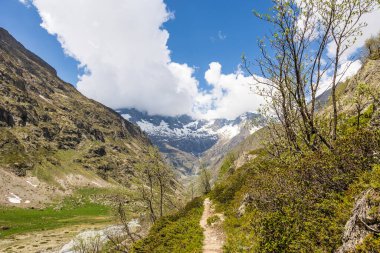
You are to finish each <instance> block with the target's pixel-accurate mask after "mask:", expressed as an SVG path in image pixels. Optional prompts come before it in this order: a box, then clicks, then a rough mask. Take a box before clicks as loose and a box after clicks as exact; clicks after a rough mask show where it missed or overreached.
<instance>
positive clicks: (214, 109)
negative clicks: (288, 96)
mask: <svg viewBox="0 0 380 253" xmlns="http://www.w3.org/2000/svg"><path fill="white" fill-rule="evenodd" d="M205 79H206V81H207V82H208V84H209V85H211V86H212V90H211V92H209V93H204V94H201V95H200V96H198V97H197V102H198V105H199V108H198V109H199V111H200V112H203V113H205V114H204V115H203V117H206V118H221V117H223V118H227V119H234V118H236V117H237V116H238V115H241V114H243V113H245V112H255V111H257V109H258V108H259V107H260V105H262V104H263V103H264V99H263V98H262V97H261V96H259V95H257V94H256V93H255V90H256V88H255V87H256V85H257V84H256V82H255V81H254V79H253V78H252V77H250V76H249V77H247V76H244V74H243V73H242V71H240V70H237V71H236V73H233V74H223V73H222V65H221V64H220V63H218V62H213V63H211V64H210V67H209V69H208V70H207V71H206V73H205Z"/></svg>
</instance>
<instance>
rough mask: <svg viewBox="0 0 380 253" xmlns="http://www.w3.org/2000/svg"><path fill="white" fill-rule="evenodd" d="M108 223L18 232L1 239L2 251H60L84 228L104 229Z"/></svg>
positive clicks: (4, 252)
mask: <svg viewBox="0 0 380 253" xmlns="http://www.w3.org/2000/svg"><path fill="white" fill-rule="evenodd" d="M105 226H107V225H106V224H97V225H94V224H81V225H73V226H70V227H63V228H57V229H52V230H46V231H38V232H30V233H25V234H17V235H14V236H11V237H7V238H5V239H0V252H1V253H13V252H17V253H31V252H59V250H60V249H61V248H62V247H63V246H64V245H65V244H66V243H68V242H69V241H70V240H71V239H73V238H74V237H75V236H76V235H77V234H79V233H80V232H81V231H84V230H99V229H103V228H104V227H105Z"/></svg>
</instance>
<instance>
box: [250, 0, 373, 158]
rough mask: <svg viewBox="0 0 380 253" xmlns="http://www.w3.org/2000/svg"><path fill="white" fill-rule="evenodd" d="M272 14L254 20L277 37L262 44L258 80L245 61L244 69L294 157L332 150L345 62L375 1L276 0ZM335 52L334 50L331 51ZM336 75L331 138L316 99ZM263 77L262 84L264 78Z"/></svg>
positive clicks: (333, 91) (257, 63)
mask: <svg viewBox="0 0 380 253" xmlns="http://www.w3.org/2000/svg"><path fill="white" fill-rule="evenodd" d="M272 2H273V8H272V11H273V12H272V13H271V14H261V13H258V12H254V13H255V15H256V16H257V17H258V18H260V19H262V20H265V21H267V22H269V23H270V24H271V26H272V30H273V31H272V32H271V34H269V35H268V36H266V37H264V38H263V39H261V40H259V48H260V54H261V57H260V58H258V59H257V60H256V61H255V62H254V63H255V64H256V65H257V66H258V71H257V73H258V75H255V73H253V72H252V71H251V64H252V63H250V62H249V61H248V60H247V59H246V58H245V57H243V65H244V66H245V69H246V70H247V71H248V72H249V73H250V74H251V75H252V76H253V78H254V79H255V80H256V81H257V83H258V84H259V85H260V87H261V88H259V89H258V91H259V93H260V94H262V95H264V96H266V97H267V98H268V99H267V101H268V104H269V110H270V111H271V113H272V114H273V115H275V117H276V119H277V121H278V124H280V125H281V131H280V132H278V131H277V129H276V132H275V135H278V136H285V140H286V143H288V146H289V147H290V149H291V150H292V151H296V152H300V150H301V147H300V145H301V143H302V145H304V146H306V147H307V148H309V149H311V150H317V149H318V148H319V146H320V144H323V145H325V146H326V147H328V148H329V149H330V150H332V149H333V145H332V142H331V140H329V139H330V137H331V139H332V140H335V139H336V128H337V124H338V117H337V115H338V110H337V101H336V86H337V84H338V83H339V82H340V81H341V78H342V76H343V74H344V72H345V71H346V70H347V65H346V66H345V68H343V70H342V71H339V70H341V69H342V62H343V57H344V56H345V54H346V53H347V52H348V49H349V46H350V45H352V44H353V43H354V42H355V40H356V37H357V36H358V35H360V33H361V29H362V28H363V27H364V25H365V24H364V23H361V22H360V20H361V17H362V15H364V14H365V13H368V12H370V11H371V10H373V8H374V6H375V3H374V2H373V1H371V0H354V1H352V0H339V1H338V0H272ZM334 46H335V50H331V48H332V47H334ZM331 72H332V78H331V80H332V81H331V87H332V100H333V124H332V127H331V128H332V129H331V133H329V132H326V130H325V129H326V128H325V127H323V126H321V125H320V123H319V122H318V120H317V119H316V105H317V95H318V91H319V89H320V87H321V83H322V81H323V80H326V79H327V78H326V77H328V75H329V73H331ZM258 76H261V77H262V78H259V77H258Z"/></svg>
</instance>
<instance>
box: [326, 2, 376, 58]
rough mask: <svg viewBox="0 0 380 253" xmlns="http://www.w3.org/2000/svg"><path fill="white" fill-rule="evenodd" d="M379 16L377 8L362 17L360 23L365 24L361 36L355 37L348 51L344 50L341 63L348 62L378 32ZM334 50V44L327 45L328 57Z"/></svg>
mask: <svg viewBox="0 0 380 253" xmlns="http://www.w3.org/2000/svg"><path fill="white" fill-rule="evenodd" d="M379 16H380V9H379V8H377V9H375V10H374V11H373V12H371V13H367V14H365V15H363V17H362V19H361V23H362V24H366V26H365V27H364V28H363V29H362V32H363V35H362V36H359V37H357V38H356V41H355V42H354V43H353V44H352V45H350V47H349V48H348V50H346V52H345V54H344V55H343V57H342V58H343V61H348V59H349V57H350V56H352V54H354V53H356V52H357V50H358V49H359V48H361V47H362V46H363V45H364V43H365V41H366V40H367V39H369V38H370V37H372V36H374V35H377V34H378V33H379V31H380V27H379ZM335 50H336V44H335V43H334V42H331V43H330V44H329V45H328V53H329V55H330V56H331V55H333V54H334V51H335Z"/></svg>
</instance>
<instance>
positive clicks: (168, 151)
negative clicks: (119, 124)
mask: <svg viewBox="0 0 380 253" xmlns="http://www.w3.org/2000/svg"><path fill="white" fill-rule="evenodd" d="M117 112H119V113H120V114H121V115H122V116H123V117H124V118H125V119H127V120H129V121H131V122H132V123H134V124H136V125H138V126H139V127H140V128H141V129H142V130H143V131H144V132H146V134H147V135H148V136H149V137H150V139H151V140H152V142H153V143H154V144H155V145H156V146H157V147H158V148H159V149H160V151H161V152H162V153H163V154H164V155H165V157H166V158H167V159H168V161H169V162H170V163H171V164H172V165H173V166H174V167H175V168H176V169H178V170H179V171H181V172H182V173H183V174H184V175H189V174H193V173H195V172H196V170H197V168H198V167H199V163H200V160H201V158H202V156H203V155H204V154H206V153H207V151H209V150H211V149H212V148H213V147H215V146H220V145H223V143H224V144H227V143H229V142H231V141H232V140H234V139H235V140H236V139H239V140H240V139H241V138H244V137H246V136H247V135H249V134H250V133H252V132H254V131H255V130H257V128H258V126H259V125H260V116H259V115H258V114H255V113H245V114H243V115H241V116H239V117H237V118H236V119H234V120H227V119H216V120H196V119H192V118H191V117H189V116H187V115H182V116H177V117H167V116H159V115H149V114H147V113H145V112H140V111H138V110H136V109H119V110H117ZM254 121H256V123H253V122H254ZM234 142H236V141H234Z"/></svg>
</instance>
